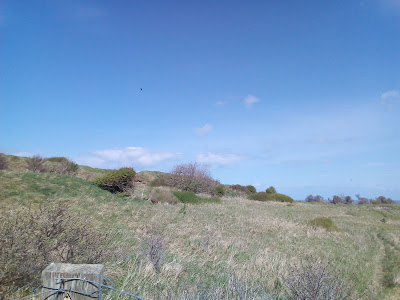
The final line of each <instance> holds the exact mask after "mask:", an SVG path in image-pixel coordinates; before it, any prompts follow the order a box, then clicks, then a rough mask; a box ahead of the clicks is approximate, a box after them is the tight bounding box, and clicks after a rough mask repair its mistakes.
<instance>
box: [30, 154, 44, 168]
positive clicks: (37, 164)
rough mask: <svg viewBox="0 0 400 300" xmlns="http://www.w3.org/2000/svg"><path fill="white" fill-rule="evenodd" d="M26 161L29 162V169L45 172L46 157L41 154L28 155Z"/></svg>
mask: <svg viewBox="0 0 400 300" xmlns="http://www.w3.org/2000/svg"><path fill="white" fill-rule="evenodd" d="M26 163H27V164H28V170H29V171H32V172H44V171H45V168H44V166H43V163H44V158H43V157H41V156H40V155H38V154H37V155H34V156H32V157H28V159H27V161H26Z"/></svg>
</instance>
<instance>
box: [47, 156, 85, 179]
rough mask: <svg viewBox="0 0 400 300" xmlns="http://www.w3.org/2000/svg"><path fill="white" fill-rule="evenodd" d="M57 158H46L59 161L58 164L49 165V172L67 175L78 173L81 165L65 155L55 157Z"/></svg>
mask: <svg viewBox="0 0 400 300" xmlns="http://www.w3.org/2000/svg"><path fill="white" fill-rule="evenodd" d="M55 158H57V159H59V160H58V161H57V160H54V158H52V157H51V158H48V159H46V160H47V161H53V162H58V164H54V165H52V166H51V167H49V169H48V172H50V173H56V174H65V175H70V176H73V175H76V173H77V172H78V170H79V165H78V164H76V163H75V162H73V161H72V160H69V159H68V158H65V157H61V158H63V159H61V158H58V157H55Z"/></svg>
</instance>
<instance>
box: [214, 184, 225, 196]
mask: <svg viewBox="0 0 400 300" xmlns="http://www.w3.org/2000/svg"><path fill="white" fill-rule="evenodd" d="M215 194H216V195H217V196H218V197H222V196H223V195H225V188H224V186H223V185H222V184H221V185H219V186H217V188H216V189H215Z"/></svg>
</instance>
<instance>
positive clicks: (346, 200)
mask: <svg viewBox="0 0 400 300" xmlns="http://www.w3.org/2000/svg"><path fill="white" fill-rule="evenodd" d="M353 203H354V200H353V199H351V197H350V196H346V197H345V198H344V204H353Z"/></svg>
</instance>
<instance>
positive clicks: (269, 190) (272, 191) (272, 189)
mask: <svg viewBox="0 0 400 300" xmlns="http://www.w3.org/2000/svg"><path fill="white" fill-rule="evenodd" d="M266 192H267V193H268V194H276V190H275V188H274V187H273V186H270V187H269V188H267V189H266Z"/></svg>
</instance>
